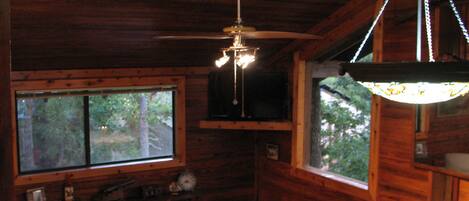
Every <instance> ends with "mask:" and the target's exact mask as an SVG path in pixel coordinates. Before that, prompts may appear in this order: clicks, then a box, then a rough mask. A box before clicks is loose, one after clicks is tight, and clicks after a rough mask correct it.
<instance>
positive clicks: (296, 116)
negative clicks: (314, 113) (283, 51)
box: [291, 52, 381, 200]
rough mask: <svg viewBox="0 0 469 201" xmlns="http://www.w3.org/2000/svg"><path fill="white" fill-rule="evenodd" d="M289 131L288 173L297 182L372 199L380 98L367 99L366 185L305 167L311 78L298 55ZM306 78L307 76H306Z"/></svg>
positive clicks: (375, 180)
mask: <svg viewBox="0 0 469 201" xmlns="http://www.w3.org/2000/svg"><path fill="white" fill-rule="evenodd" d="M293 61H294V62H293V69H292V75H293V80H292V82H293V89H292V91H293V100H294V101H293V116H292V120H293V130H292V152H291V158H292V160H291V166H292V167H293V170H292V172H291V174H292V175H293V176H294V177H298V178H300V179H306V180H308V181H312V182H315V183H316V182H319V183H321V185H323V186H325V187H327V188H330V189H332V190H336V191H338V192H342V193H345V194H349V195H351V196H354V197H359V198H362V199H364V200H370V199H371V200H372V199H374V198H375V196H376V189H377V178H378V177H377V175H378V174H377V173H378V158H377V157H378V150H379V135H378V129H379V122H380V116H379V115H377V114H379V109H380V106H381V98H380V97H378V96H376V95H372V97H371V114H370V115H371V122H370V132H371V133H370V145H369V146H370V156H369V165H368V175H369V176H368V183H366V182H362V181H358V180H355V179H352V178H348V177H345V176H342V175H338V174H335V173H331V172H326V171H322V170H319V169H317V168H314V167H311V166H310V165H309V157H310V150H311V149H310V144H309V142H310V141H311V138H310V137H309V134H307V133H309V130H310V128H311V125H310V118H311V115H310V111H311V103H310V101H311V97H312V89H311V85H312V79H313V76H311V75H312V74H313V72H314V70H313V68H312V66H311V65H312V63H307V62H306V61H305V60H303V59H302V58H301V57H300V54H299V52H297V53H295V56H294V59H293ZM307 75H309V76H307Z"/></svg>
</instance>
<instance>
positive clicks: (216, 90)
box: [208, 68, 290, 120]
mask: <svg viewBox="0 0 469 201" xmlns="http://www.w3.org/2000/svg"><path fill="white" fill-rule="evenodd" d="M241 73H242V72H241V71H238V76H237V77H238V79H237V90H236V97H237V98H236V100H237V102H238V104H234V103H233V101H234V99H235V98H234V97H235V93H234V76H233V69H232V68H226V69H223V70H219V71H215V72H211V73H210V74H209V94H208V95H209V98H208V99H209V105H208V107H209V119H225V120H285V119H287V118H288V117H289V115H288V114H289V111H290V101H289V96H288V77H287V73H283V72H266V71H262V70H254V69H248V70H245V72H244V76H242V74H241ZM243 78H244V93H243V88H242V87H243V84H242V82H243ZM243 95H244V116H243V115H242V109H243V105H242V104H243Z"/></svg>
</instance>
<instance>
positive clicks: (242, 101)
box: [241, 68, 246, 118]
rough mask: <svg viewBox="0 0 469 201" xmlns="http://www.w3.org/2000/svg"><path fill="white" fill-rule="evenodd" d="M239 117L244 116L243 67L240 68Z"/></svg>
mask: <svg viewBox="0 0 469 201" xmlns="http://www.w3.org/2000/svg"><path fill="white" fill-rule="evenodd" d="M241 93H242V94H241V117H242V118H244V117H246V113H245V112H244V102H245V101H244V68H241Z"/></svg>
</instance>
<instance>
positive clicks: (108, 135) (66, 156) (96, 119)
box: [17, 91, 174, 172]
mask: <svg viewBox="0 0 469 201" xmlns="http://www.w3.org/2000/svg"><path fill="white" fill-rule="evenodd" d="M85 93H86V92H85ZM38 95H43V96H41V97H35V96H36V95H34V94H26V95H24V94H22V95H20V96H19V97H20V98H18V99H17V122H18V144H19V149H18V150H19V156H20V170H21V172H31V171H45V170H53V169H64V168H73V167H82V166H92V165H95V164H105V163H110V162H119V161H131V160H140V159H147V158H157V157H171V156H172V155H173V154H174V153H173V152H174V150H173V133H174V132H173V116H174V115H173V112H174V111H173V98H174V96H173V91H151V92H146V91H145V92H131V93H128V92H122V93H116V92H115V91H114V92H112V93H110V94H106V93H104V94H100V93H97V94H96V95H90V96H86V95H84V96H80V95H75V96H65V95H54V93H51V95H50V96H44V94H41V93H38ZM87 113H88V115H87ZM87 123H89V126H88V127H87V126H86V125H87ZM87 133H89V136H88V139H89V141H86V139H87V137H86V136H87ZM87 144H89V147H90V149H89V150H90V152H89V153H87V151H86V150H87V149H86V146H87ZM87 154H88V155H89V157H90V162H89V163H87V161H86V156H87Z"/></svg>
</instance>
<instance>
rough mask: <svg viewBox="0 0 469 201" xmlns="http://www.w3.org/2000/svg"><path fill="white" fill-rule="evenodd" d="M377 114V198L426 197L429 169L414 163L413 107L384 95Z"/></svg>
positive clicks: (418, 198) (427, 194) (411, 199)
mask: <svg viewBox="0 0 469 201" xmlns="http://www.w3.org/2000/svg"><path fill="white" fill-rule="evenodd" d="M379 115H380V118H381V119H380V122H381V124H380V128H379V129H380V145H379V147H380V151H379V170H378V178H379V179H378V198H379V200H385V201H387V200H406V201H414V200H415V201H417V200H420V201H423V200H428V199H429V196H430V189H431V186H430V185H431V184H430V180H429V179H430V178H429V173H428V172H427V171H422V170H417V169H416V168H415V167H414V164H413V154H414V148H413V147H414V144H413V142H414V136H415V134H414V132H415V127H414V123H415V120H414V119H415V110H414V107H413V106H412V105H407V104H399V103H396V102H392V101H388V100H384V99H383V101H382V104H381V113H380V114H379Z"/></svg>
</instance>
